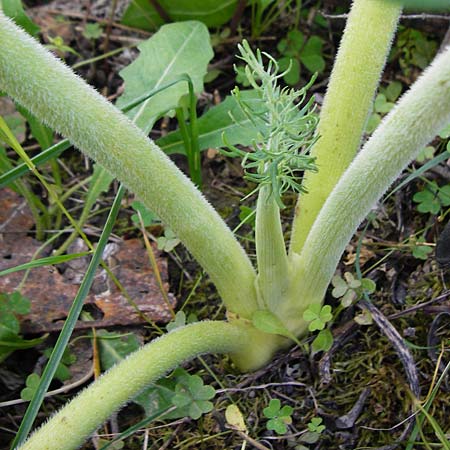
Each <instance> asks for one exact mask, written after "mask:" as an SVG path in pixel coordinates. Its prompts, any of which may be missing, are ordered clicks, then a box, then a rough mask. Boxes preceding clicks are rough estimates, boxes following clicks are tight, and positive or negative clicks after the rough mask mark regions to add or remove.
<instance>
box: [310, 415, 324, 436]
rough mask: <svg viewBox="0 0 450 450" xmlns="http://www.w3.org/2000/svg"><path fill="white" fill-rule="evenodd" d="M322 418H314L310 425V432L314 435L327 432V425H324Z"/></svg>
mask: <svg viewBox="0 0 450 450" xmlns="http://www.w3.org/2000/svg"><path fill="white" fill-rule="evenodd" d="M322 422H323V419H322V417H313V418H312V419H311V421H310V422H309V423H308V430H309V431H312V432H313V433H318V434H320V433H322V431H324V430H325V425H323V424H322Z"/></svg>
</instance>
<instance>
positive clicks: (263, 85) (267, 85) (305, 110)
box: [225, 41, 318, 208]
mask: <svg viewBox="0 0 450 450" xmlns="http://www.w3.org/2000/svg"><path fill="white" fill-rule="evenodd" d="M238 48H239V51H240V53H241V56H240V59H242V60H243V61H244V62H245V63H246V66H245V75H246V78H247V79H248V81H249V83H250V85H251V86H252V87H253V89H254V90H255V94H256V96H255V97H254V98H252V99H251V100H247V99H244V98H243V97H242V96H241V91H240V90H239V88H238V87H236V88H235V89H234V90H233V92H232V93H233V96H234V98H235V99H236V101H237V102H238V104H239V105H240V107H241V109H242V111H243V112H244V113H245V114H246V116H247V117H248V118H249V120H251V121H252V122H253V123H254V125H255V126H256V127H257V128H258V129H259V130H260V132H259V133H258V136H257V139H256V140H255V141H253V145H252V147H253V148H252V151H249V152H246V151H243V150H240V149H238V148H236V147H233V146H230V145H228V147H229V148H230V151H228V152H225V153H226V154H228V155H230V156H239V157H242V166H243V168H244V170H245V178H246V179H248V180H249V181H252V182H254V183H256V184H257V187H256V189H255V190H254V191H253V192H252V193H254V192H255V191H257V190H259V188H260V187H262V186H264V185H269V186H270V187H271V192H272V195H273V196H274V199H275V201H276V203H277V204H278V206H279V207H280V208H283V207H284V205H283V202H282V200H281V198H282V195H283V194H284V193H285V192H286V191H288V190H291V191H294V192H297V193H299V192H304V191H305V189H304V187H303V185H302V183H301V175H302V174H303V173H304V171H306V170H311V171H317V167H316V165H315V162H314V158H313V157H312V156H310V155H309V150H310V149H311V147H312V145H313V144H314V143H315V142H316V141H317V135H316V133H315V130H316V127H317V123H318V115H317V114H316V113H315V112H314V106H313V101H314V98H313V97H311V98H310V99H309V100H308V101H307V102H306V103H305V98H306V93H307V90H308V88H309V87H310V86H311V84H312V83H313V81H314V78H313V79H312V80H311V81H310V83H308V84H307V85H306V86H304V87H303V88H301V89H300V90H296V89H292V88H291V89H290V88H281V87H280V86H279V85H278V80H279V79H280V78H282V77H283V75H284V72H283V73H280V71H279V66H278V63H277V62H276V60H275V59H274V58H272V57H271V56H270V55H269V54H267V53H264V52H261V51H259V50H257V51H256V54H255V53H254V52H253V51H252V49H251V48H250V45H249V44H248V42H247V41H243V43H242V45H238ZM263 56H265V57H266V58H267V61H268V62H267V64H264V61H263ZM288 70H289V69H288ZM225 143H226V142H225Z"/></svg>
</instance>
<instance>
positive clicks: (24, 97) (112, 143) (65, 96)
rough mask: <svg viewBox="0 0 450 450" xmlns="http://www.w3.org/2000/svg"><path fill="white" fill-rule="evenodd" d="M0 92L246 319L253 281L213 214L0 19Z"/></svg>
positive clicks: (114, 117)
mask: <svg viewBox="0 0 450 450" xmlns="http://www.w3.org/2000/svg"><path fill="white" fill-rule="evenodd" d="M23 61H26V62H27V67H26V69H24V65H23ZM0 90H2V91H4V92H6V93H7V94H8V95H10V96H11V97H12V98H13V99H15V100H16V101H17V102H18V103H20V104H21V105H22V106H24V107H25V108H27V109H28V110H29V111H31V112H32V113H33V114H34V115H35V116H36V117H37V118H38V119H39V120H41V121H42V122H44V123H45V124H47V125H49V126H50V127H51V128H53V129H54V130H56V131H58V132H59V133H61V134H62V135H64V136H66V137H68V138H69V139H70V140H71V142H72V143H73V144H74V145H75V146H76V147H78V148H79V149H80V150H82V151H83V152H84V153H86V154H87V155H88V156H90V157H91V158H93V159H94V160H96V161H98V162H99V163H100V164H101V165H103V166H104V167H105V168H106V169H107V170H108V171H109V172H110V173H111V174H113V175H114V176H115V177H117V179H119V180H120V181H122V182H123V183H124V185H125V186H127V187H128V188H129V189H130V190H131V191H133V192H134V193H135V194H136V195H137V196H138V197H139V198H140V199H141V200H142V201H143V203H144V204H145V205H146V206H147V207H148V208H150V209H151V210H152V211H154V212H155V213H157V214H158V215H159V217H160V218H161V219H162V220H163V221H164V222H165V223H167V224H168V225H170V228H171V229H172V230H174V232H175V233H176V234H177V236H178V237H179V238H180V239H181V241H182V242H183V243H184V244H185V245H186V247H187V248H188V249H189V251H190V252H191V253H192V254H193V256H194V257H195V258H196V259H197V260H198V261H199V263H200V264H201V265H202V266H203V267H204V268H205V270H206V271H207V272H208V274H209V275H210V277H211V279H212V281H213V282H214V284H215V285H216V287H217V289H218V291H219V293H220V295H221V297H222V299H223V301H224V303H225V304H226V306H227V308H228V309H229V310H230V311H232V312H234V313H238V314H239V315H240V316H243V317H250V316H251V314H252V312H253V311H254V310H256V309H257V300H256V292H255V278H256V274H255V271H254V269H253V266H252V264H251V262H250V260H249V258H248V257H247V255H246V254H245V252H244V250H243V249H242V247H241V246H240V245H239V243H238V242H237V240H236V239H235V237H234V236H233V234H232V232H231V231H230V229H229V228H228V227H227V226H226V225H225V223H224V222H223V220H222V219H221V218H220V216H219V215H218V214H217V212H216V211H215V210H214V209H213V208H212V207H211V205H209V203H208V202H207V201H206V200H205V199H204V197H203V196H202V195H201V194H200V192H199V191H198V190H197V189H196V188H195V186H194V185H193V184H192V183H191V182H190V180H189V179H188V178H187V177H185V176H184V175H183V174H182V173H181V172H180V171H179V170H178V169H177V168H176V166H175V165H174V164H173V163H172V162H171V161H170V159H169V158H168V157H167V156H166V155H165V154H164V153H163V152H162V151H161V150H160V149H159V148H158V147H157V146H156V145H155V144H154V143H153V142H152V141H151V140H149V139H148V138H147V137H146V136H145V135H144V134H143V133H142V132H141V131H140V130H139V129H138V128H137V127H136V126H135V125H133V124H132V123H131V122H130V121H129V120H128V119H127V118H126V117H125V116H124V115H123V114H122V113H120V112H119V111H118V110H117V109H116V108H115V107H114V106H113V105H111V104H110V103H109V102H107V101H106V100H105V99H104V98H103V97H102V96H101V95H99V94H98V93H97V92H96V91H95V90H94V89H92V88H91V87H89V86H88V85H87V84H86V83H85V82H84V81H82V80H81V79H80V78H79V77H77V76H76V75H75V74H74V73H73V72H72V71H71V70H70V69H69V68H68V67H67V66H65V65H64V64H63V63H62V62H61V61H60V60H57V59H56V58H55V57H54V56H53V55H52V54H51V53H50V52H48V51H47V50H45V49H44V48H43V47H42V46H41V45H39V44H38V43H37V42H36V41H35V40H34V39H32V38H31V37H30V36H28V35H27V34H26V33H25V32H24V31H23V30H21V29H20V28H19V27H17V26H16V25H14V24H13V23H12V21H10V20H9V19H7V18H6V17H5V16H4V15H3V14H2V13H1V12H0Z"/></svg>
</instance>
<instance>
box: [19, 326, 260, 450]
mask: <svg viewBox="0 0 450 450" xmlns="http://www.w3.org/2000/svg"><path fill="white" fill-rule="evenodd" d="M251 339H252V332H251V331H248V329H247V328H246V327H241V326H239V325H231V324H229V323H226V322H220V321H218V322H213V321H211V322H208V321H205V322H198V323H196V324H192V325H188V326H186V327H183V328H179V329H177V330H174V331H173V332H171V333H168V334H166V335H164V336H162V337H160V338H158V339H156V340H154V341H152V342H151V343H149V344H147V345H145V346H144V347H142V348H141V349H140V350H138V351H137V352H135V353H133V354H132V355H130V356H129V357H128V358H126V359H125V360H123V361H122V362H121V363H119V364H117V365H116V366H114V367H113V368H111V369H110V370H109V371H108V372H106V373H105V374H104V375H102V376H101V377H100V378H99V379H97V380H96V381H95V382H94V383H93V384H92V385H91V386H89V387H88V388H87V389H85V390H84V391H82V392H81V393H80V394H79V395H78V396H77V397H75V399H73V400H72V401H71V402H70V403H68V404H67V405H66V406H64V407H63V408H62V409H61V410H60V411H59V412H58V413H57V414H56V415H55V416H53V417H52V418H51V419H50V420H49V421H48V422H47V423H46V424H44V425H43V426H42V427H41V428H39V429H38V430H37V431H36V432H35V433H34V434H32V435H31V437H30V438H29V439H28V440H27V441H26V442H25V443H24V444H23V445H22V446H21V447H19V449H20V450H38V449H39V450H44V449H45V450H72V449H75V448H78V447H79V446H80V445H81V444H82V443H83V442H84V441H85V440H86V439H87V437H88V436H90V435H91V434H92V433H93V432H94V431H95V430H96V429H97V427H99V426H100V425H101V424H102V423H103V422H104V421H105V420H106V419H107V418H108V417H109V416H110V415H111V414H112V413H113V412H114V411H117V410H118V409H119V408H120V407H122V406H123V405H124V404H125V403H126V402H128V401H129V400H130V399H132V398H133V397H135V396H136V395H137V394H139V393H140V392H141V391H142V390H143V389H144V388H145V387H147V386H148V385H149V384H150V383H152V382H154V381H156V380H157V379H158V378H160V377H161V376H162V375H164V374H165V373H166V372H168V371H169V370H171V369H172V368H174V367H176V366H178V365H179V364H181V363H182V362H183V361H185V360H187V359H191V358H193V357H195V356H198V355H200V354H202V353H232V354H233V353H235V352H237V353H239V352H242V351H243V350H246V351H248V346H249V341H250V340H251Z"/></svg>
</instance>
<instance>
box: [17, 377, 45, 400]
mask: <svg viewBox="0 0 450 450" xmlns="http://www.w3.org/2000/svg"><path fill="white" fill-rule="evenodd" d="M40 380H41V377H40V376H39V375H38V374H37V373H32V374H30V375H28V376H27V380H26V381H25V385H26V387H25V388H24V389H22V391H21V392H20V398H21V399H22V400H27V401H29V400H31V399H32V398H33V395H34V393H35V392H36V389H37V388H38V386H39V382H40Z"/></svg>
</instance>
